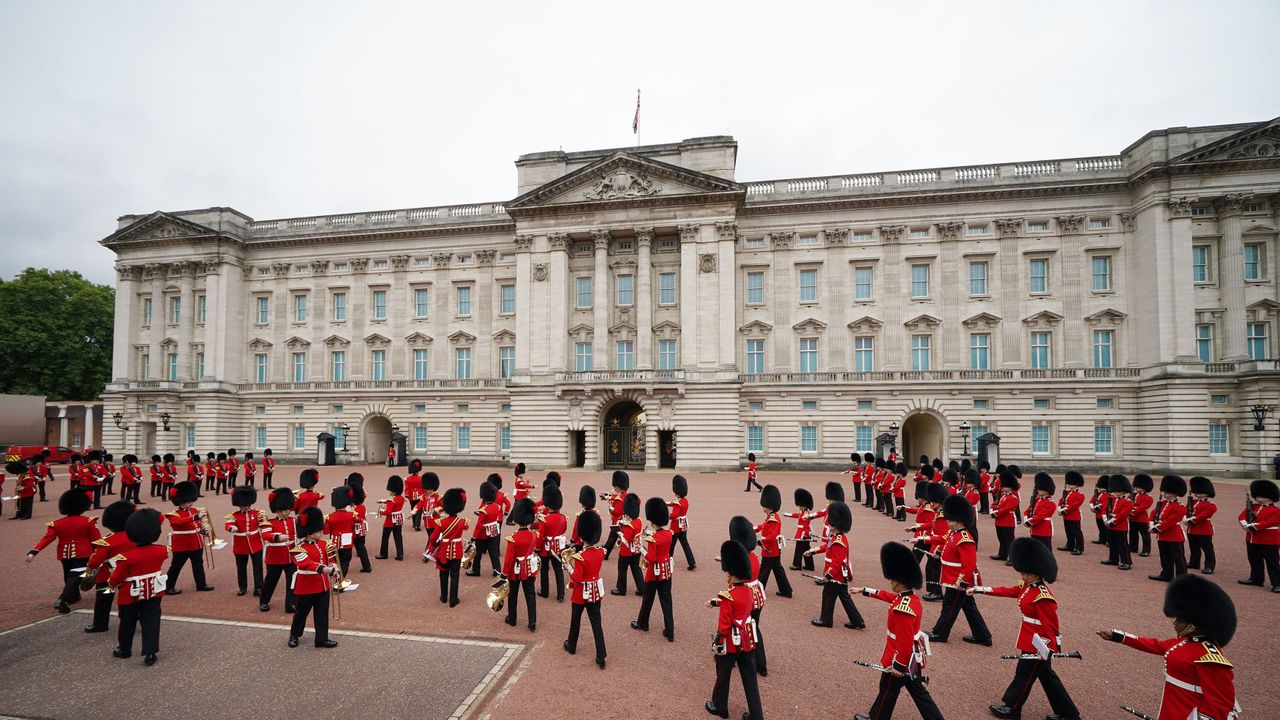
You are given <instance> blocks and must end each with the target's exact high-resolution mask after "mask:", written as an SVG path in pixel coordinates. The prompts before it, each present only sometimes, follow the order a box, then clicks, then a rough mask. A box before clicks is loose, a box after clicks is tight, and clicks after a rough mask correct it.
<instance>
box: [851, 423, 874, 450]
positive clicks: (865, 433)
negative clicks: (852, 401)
mask: <svg viewBox="0 0 1280 720" xmlns="http://www.w3.org/2000/svg"><path fill="white" fill-rule="evenodd" d="M874 434H875V431H874V430H873V429H872V427H871V426H870V425H859V426H858V427H857V428H855V429H854V437H855V440H856V442H857V446H856V447H857V450H858V452H860V453H869V452H871V449H872V443H873V442H875V437H874Z"/></svg>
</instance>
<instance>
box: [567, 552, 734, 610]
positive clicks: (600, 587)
mask: <svg viewBox="0 0 1280 720" xmlns="http://www.w3.org/2000/svg"><path fill="white" fill-rule="evenodd" d="M603 562H604V549H603V548H598V547H595V546H592V547H586V548H583V549H582V552H580V553H574V555H573V569H572V570H571V571H570V572H569V588H570V590H571V591H572V593H573V594H572V596H571V597H570V600H572V601H573V604H574V605H590V604H591V603H594V602H600V600H601V598H603V597H604V580H601V579H600V564H601V563H603ZM747 612H748V614H750V611H749V610H748V611H747Z"/></svg>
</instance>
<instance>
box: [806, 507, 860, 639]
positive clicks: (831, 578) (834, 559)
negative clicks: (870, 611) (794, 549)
mask: <svg viewBox="0 0 1280 720" xmlns="http://www.w3.org/2000/svg"><path fill="white" fill-rule="evenodd" d="M827 524H828V525H830V526H831V529H832V534H831V538H830V539H829V540H827V541H826V542H824V543H822V545H820V546H819V547H816V548H814V549H812V550H810V551H809V552H808V554H809V555H824V556H825V560H826V562H825V563H824V565H823V568H822V577H823V581H822V610H821V614H820V615H819V616H818V618H817V619H816V620H811V621H810V624H812V625H814V626H816V627H824V628H829V627H831V626H832V624H833V617H832V616H833V615H834V613H835V607H836V600H837V599H838V600H839V601H840V605H841V606H842V607H844V612H845V614H846V615H848V616H849V622H847V623H845V624H844V626H845V627H847V628H849V629H850V630H861V629H863V628H865V627H866V626H867V624H866V622H864V621H863V619H862V614H861V613H859V612H858V607H857V606H856V605H854V604H853V598H851V597H849V581H850V580H852V579H853V578H852V576H851V574H850V573H851V569H850V566H849V538H848V537H847V536H846V533H848V532H849V531H850V530H851V529H852V528H853V513H852V511H851V510H849V506H848V505H845V504H844V503H843V502H835V503H832V504H831V505H830V506H829V507H828V508H827Z"/></svg>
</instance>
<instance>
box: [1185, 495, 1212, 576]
mask: <svg viewBox="0 0 1280 720" xmlns="http://www.w3.org/2000/svg"><path fill="white" fill-rule="evenodd" d="M1216 494H1217V493H1216V492H1214V489H1213V481H1212V480H1210V479H1209V478H1207V477H1204V476H1202V475H1196V476H1195V477H1193V478H1191V494H1190V496H1188V498H1187V517H1186V518H1185V519H1184V520H1183V521H1182V524H1184V525H1186V526H1187V544H1188V545H1190V547H1191V561H1190V562H1188V563H1187V568H1189V569H1191V570H1200V569H1201V564H1200V557H1201V556H1202V555H1203V556H1204V566H1203V567H1204V569H1203V570H1201V572H1203V573H1204V574H1205V575H1212V574H1213V572H1214V570H1216V569H1217V567H1218V556H1217V555H1216V554H1215V553H1214V551H1213V516H1214V515H1215V514H1216V513H1217V512H1218V504H1217V503H1215V502H1214V501H1213V498H1214V496H1215V495H1216Z"/></svg>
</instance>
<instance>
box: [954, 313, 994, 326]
mask: <svg viewBox="0 0 1280 720" xmlns="http://www.w3.org/2000/svg"><path fill="white" fill-rule="evenodd" d="M963 324H964V326H965V327H968V328H993V327H995V326H996V325H999V324H1000V318H999V317H996V316H995V315H992V314H991V313H988V312H980V313H978V314H977V315H974V316H973V317H971V318H969V319H967V320H965V321H964V323H963Z"/></svg>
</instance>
